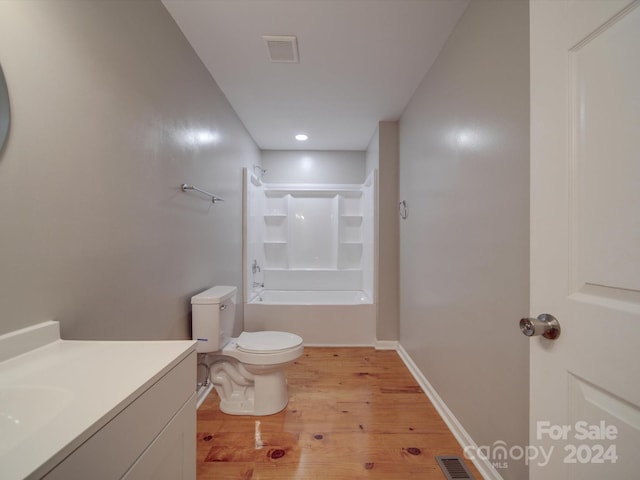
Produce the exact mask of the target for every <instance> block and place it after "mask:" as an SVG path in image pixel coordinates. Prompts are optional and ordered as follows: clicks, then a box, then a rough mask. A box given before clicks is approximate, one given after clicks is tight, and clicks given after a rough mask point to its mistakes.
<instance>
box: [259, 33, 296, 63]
mask: <svg viewBox="0 0 640 480" xmlns="http://www.w3.org/2000/svg"><path fill="white" fill-rule="evenodd" d="M262 38H264V41H265V43H266V44H267V55H268V56H269V61H270V62H271V63H298V62H299V59H298V40H297V38H296V37H295V36H293V35H263V36H262Z"/></svg>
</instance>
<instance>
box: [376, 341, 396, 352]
mask: <svg viewBox="0 0 640 480" xmlns="http://www.w3.org/2000/svg"><path fill="white" fill-rule="evenodd" d="M375 347H376V350H395V351H398V341H397V340H376V344H375Z"/></svg>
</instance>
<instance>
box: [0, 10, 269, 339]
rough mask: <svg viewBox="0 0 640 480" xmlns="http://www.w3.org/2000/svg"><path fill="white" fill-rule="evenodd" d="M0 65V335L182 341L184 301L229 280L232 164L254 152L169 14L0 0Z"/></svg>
mask: <svg viewBox="0 0 640 480" xmlns="http://www.w3.org/2000/svg"><path fill="white" fill-rule="evenodd" d="M0 62H2V67H3V69H4V73H5V76H6V78H7V83H8V85H9V91H10V98H11V108H12V113H13V118H12V125H11V132H10V136H9V142H8V144H7V146H6V148H5V150H4V151H3V152H2V153H1V156H0V224H2V235H0V305H1V307H2V319H1V320H0V333H3V332H7V331H11V330H14V329H17V328H21V327H25V326H28V325H30V324H34V323H37V322H41V321H44V320H48V319H55V320H60V321H61V323H62V334H63V336H64V337H65V338H96V339H171V338H186V337H188V336H190V315H189V311H190V297H191V295H193V294H194V293H197V292H198V291H200V290H202V289H205V288H207V287H209V286H211V285H214V284H232V285H237V286H238V287H240V286H241V283H242V275H241V274H242V272H241V264H242V256H241V245H242V237H241V232H242V223H241V222H242V195H241V192H242V172H241V170H242V167H243V166H251V165H252V164H255V163H259V162H260V156H259V150H258V149H257V147H256V146H255V144H254V143H253V141H252V140H251V138H250V136H249V135H248V134H247V132H246V130H245V129H244V127H243V125H242V124H241V122H240V121H239V120H238V118H237V116H236V115H235V113H234V111H233V110H232V108H231V106H230V105H229V103H228V102H227V100H226V99H225V97H224V95H223V94H222V93H221V91H220V90H219V88H218V87H217V85H216V84H215V82H214V80H213V79H212V78H211V76H210V75H209V73H208V72H207V70H206V69H205V68H204V66H203V65H202V64H201V62H200V60H199V59H198V57H197V56H196V54H195V53H194V52H193V51H192V49H191V47H190V46H189V44H188V42H187V41H186V40H185V39H184V37H183V36H182V33H181V32H180V31H179V29H178V27H177V26H176V25H175V23H174V21H173V20H172V18H171V17H170V16H169V14H168V13H167V12H166V10H165V9H164V7H163V6H162V5H161V4H160V3H159V2H155V1H153V2H151V1H145V2H88V1H84V0H77V1H65V2H49V1H44V0H42V1H32V2H19V1H11V2H0ZM183 182H184V183H194V184H196V185H198V186H200V187H201V188H204V189H207V190H210V191H213V192H215V193H216V194H218V195H220V196H222V197H224V198H225V200H226V201H225V202H224V203H220V204H216V205H212V204H211V202H209V201H208V200H207V199H206V198H205V197H203V196H200V195H199V194H197V193H183V192H181V191H180V188H179V187H180V185H181V184H182V183H183ZM238 318H239V319H241V318H242V306H241V305H239V312H238Z"/></svg>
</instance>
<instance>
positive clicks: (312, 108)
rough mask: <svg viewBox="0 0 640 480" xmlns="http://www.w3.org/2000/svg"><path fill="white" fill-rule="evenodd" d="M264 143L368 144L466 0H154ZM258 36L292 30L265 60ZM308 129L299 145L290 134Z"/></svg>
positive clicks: (395, 112)
mask: <svg viewBox="0 0 640 480" xmlns="http://www.w3.org/2000/svg"><path fill="white" fill-rule="evenodd" d="M162 1H163V3H164V5H165V7H166V8H167V10H168V11H169V13H170V14H171V15H172V16H173V18H174V19H175V21H176V22H177V24H178V26H179V27H180V28H181V29H182V31H183V32H184V35H185V36H186V37H187V39H188V40H189V42H190V43H191V45H192V46H193V48H194V49H195V51H196V52H197V53H198V55H199V56H200V58H201V59H202V61H203V63H204V64H205V65H206V67H207V68H208V69H209V71H210V72H211V75H212V76H213V78H214V79H215V80H216V82H217V83H218V85H219V86H220V88H221V89H222V91H223V92H224V94H225V95H226V96H227V98H228V99H229V102H230V103H231V105H232V106H233V108H234V109H235V111H236V112H237V113H238V116H239V117H240V119H241V120H242V121H243V123H244V124H245V126H246V128H247V130H248V131H249V133H250V134H251V136H252V137H253V139H254V140H255V141H256V143H257V144H258V146H259V147H260V148H261V149H263V150H286V149H298V150H300V149H304V150H366V148H367V145H368V144H369V141H370V140H371V137H372V135H373V133H374V131H375V128H376V125H377V123H378V122H379V121H383V120H397V119H398V118H399V117H400V115H401V114H402V111H403V109H404V107H405V106H406V104H407V103H408V101H409V99H410V98H411V96H412V94H413V92H414V91H415V89H416V88H417V87H418V85H419V84H420V82H421V80H422V79H423V78H424V76H425V74H426V72H427V70H428V69H429V67H430V66H431V64H432V63H433V61H434V60H435V58H436V57H437V55H438V53H439V52H440V49H441V48H442V46H443V44H444V42H445V41H446V39H447V37H448V36H449V34H450V32H451V30H452V29H453V27H454V25H455V23H456V22H457V20H458V18H459V17H460V16H461V15H462V12H463V11H464V9H465V7H466V6H467V3H468V0H162ZM262 35H296V36H297V38H298V49H299V53H300V62H299V63H269V61H268V58H267V49H266V46H265V44H264V41H263V39H262ZM300 132H303V133H306V134H308V135H309V140H308V141H306V142H304V143H301V142H298V141H296V140H295V139H294V135H295V134H296V133H300Z"/></svg>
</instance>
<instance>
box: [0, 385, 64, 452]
mask: <svg viewBox="0 0 640 480" xmlns="http://www.w3.org/2000/svg"><path fill="white" fill-rule="evenodd" d="M72 398H73V395H72V393H71V391H69V390H66V389H63V388H56V387H40V386H11V387H0V455H2V454H4V453H7V452H8V451H9V450H11V449H12V448H13V447H15V446H16V445H18V444H20V443H21V442H24V441H25V440H26V439H27V438H29V437H30V436H32V435H36V434H37V433H38V431H39V430H40V429H42V427H44V426H46V425H47V424H49V423H50V422H51V421H52V420H53V419H54V418H55V417H56V416H57V415H58V414H59V413H60V412H61V411H62V410H64V409H65V408H66V407H67V405H69V403H71V399H72Z"/></svg>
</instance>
